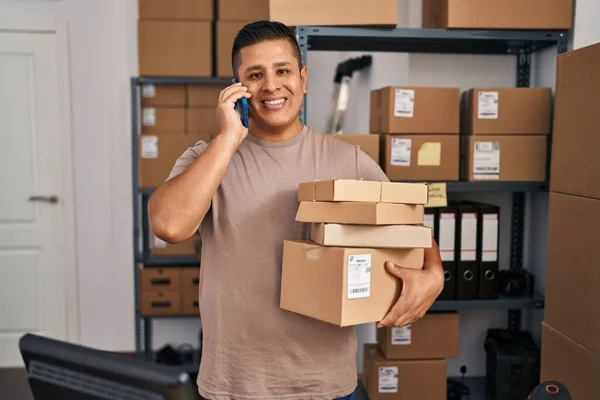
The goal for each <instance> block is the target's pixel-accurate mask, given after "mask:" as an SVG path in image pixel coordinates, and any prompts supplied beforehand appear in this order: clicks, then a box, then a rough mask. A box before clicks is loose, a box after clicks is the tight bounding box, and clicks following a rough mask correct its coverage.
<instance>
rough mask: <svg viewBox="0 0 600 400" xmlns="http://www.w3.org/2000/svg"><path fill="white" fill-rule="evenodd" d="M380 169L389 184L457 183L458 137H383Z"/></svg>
mask: <svg viewBox="0 0 600 400" xmlns="http://www.w3.org/2000/svg"><path fill="white" fill-rule="evenodd" d="M381 139H382V145H381V146H382V150H383V151H382V157H381V166H382V169H383V171H384V172H385V173H386V175H387V177H388V178H389V179H390V180H392V181H457V180H458V179H459V172H460V137H459V136H458V135H401V136H400V135H382V136H381Z"/></svg>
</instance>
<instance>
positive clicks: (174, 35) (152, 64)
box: [138, 20, 213, 77]
mask: <svg viewBox="0 0 600 400" xmlns="http://www.w3.org/2000/svg"><path fill="white" fill-rule="evenodd" d="M138 56H139V73H140V75H142V76H188V77H189V76H192V77H194V76H195V77H198V76H200V77H202V76H211V75H212V57H213V51H212V28H211V22H199V21H143V20H141V21H139V22H138Z"/></svg>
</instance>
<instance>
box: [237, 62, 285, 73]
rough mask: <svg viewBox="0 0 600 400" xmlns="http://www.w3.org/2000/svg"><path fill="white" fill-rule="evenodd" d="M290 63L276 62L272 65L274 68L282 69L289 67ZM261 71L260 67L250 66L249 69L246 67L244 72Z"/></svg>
mask: <svg viewBox="0 0 600 400" xmlns="http://www.w3.org/2000/svg"><path fill="white" fill-rule="evenodd" d="M290 64H291V62H290V61H277V62H274V63H273V66H274V67H284V66H286V65H290ZM261 69H263V66H262V65H258V64H257V65H250V66H249V67H246V71H253V70H261Z"/></svg>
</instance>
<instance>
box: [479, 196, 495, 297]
mask: <svg viewBox="0 0 600 400" xmlns="http://www.w3.org/2000/svg"><path fill="white" fill-rule="evenodd" d="M473 204H474V205H475V206H476V207H477V210H478V212H479V218H478V221H477V248H478V252H477V263H478V264H479V285H478V297H479V298H480V299H486V300H490V299H497V298H498V282H499V274H498V247H499V243H500V238H499V237H500V207H498V206H495V205H492V204H485V203H473Z"/></svg>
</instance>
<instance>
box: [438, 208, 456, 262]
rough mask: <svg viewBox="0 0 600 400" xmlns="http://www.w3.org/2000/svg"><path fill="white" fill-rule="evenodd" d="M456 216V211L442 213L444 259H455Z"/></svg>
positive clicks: (441, 244)
mask: <svg viewBox="0 0 600 400" xmlns="http://www.w3.org/2000/svg"><path fill="white" fill-rule="evenodd" d="M455 227H456V218H455V215H454V213H441V214H440V243H439V248H440V257H441V258H442V261H454V240H455V237H454V233H455Z"/></svg>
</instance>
